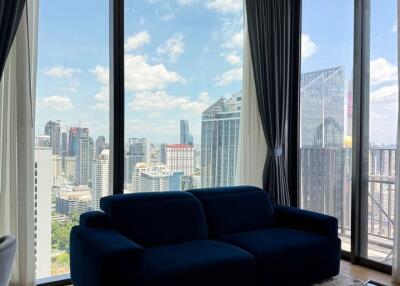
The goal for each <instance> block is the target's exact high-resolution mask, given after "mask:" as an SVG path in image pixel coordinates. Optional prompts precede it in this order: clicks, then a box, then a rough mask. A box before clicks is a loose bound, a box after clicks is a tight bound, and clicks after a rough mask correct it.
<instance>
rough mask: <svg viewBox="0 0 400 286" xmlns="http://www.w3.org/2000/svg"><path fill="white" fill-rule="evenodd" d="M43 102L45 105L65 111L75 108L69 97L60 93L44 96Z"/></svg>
mask: <svg viewBox="0 0 400 286" xmlns="http://www.w3.org/2000/svg"><path fill="white" fill-rule="evenodd" d="M42 104H43V107H45V108H48V109H54V110H55V111H65V110H70V109H73V108H74V105H73V104H72V101H71V99H70V98H69V97H64V96H58V95H55V96H49V97H45V98H43V101H42Z"/></svg>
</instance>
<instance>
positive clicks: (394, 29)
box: [390, 21, 397, 33]
mask: <svg viewBox="0 0 400 286" xmlns="http://www.w3.org/2000/svg"><path fill="white" fill-rule="evenodd" d="M390 31H391V32H392V33H397V21H395V22H394V23H393V26H392V28H391V29H390Z"/></svg>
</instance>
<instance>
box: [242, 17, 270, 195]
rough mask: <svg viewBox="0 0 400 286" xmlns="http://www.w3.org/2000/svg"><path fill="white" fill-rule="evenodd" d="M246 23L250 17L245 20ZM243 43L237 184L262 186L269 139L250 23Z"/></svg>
mask: <svg viewBox="0 0 400 286" xmlns="http://www.w3.org/2000/svg"><path fill="white" fill-rule="evenodd" d="M244 23H247V20H246V19H245V20H244ZM244 26H245V27H244V46H243V96H242V107H241V108H242V110H241V114H240V132H239V147H238V155H237V171H236V184H238V185H253V186H257V187H260V188H262V172H263V169H264V163H265V157H266V156H267V143H266V142H265V137H264V131H263V129H262V126H261V119H260V113H259V110H258V103H257V96H256V87H255V83H254V75H253V67H252V64H251V54H250V42H249V35H248V31H247V24H245V25H244Z"/></svg>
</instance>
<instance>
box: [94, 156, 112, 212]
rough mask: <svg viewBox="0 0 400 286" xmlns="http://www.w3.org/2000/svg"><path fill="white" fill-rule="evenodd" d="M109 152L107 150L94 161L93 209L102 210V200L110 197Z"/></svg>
mask: <svg viewBox="0 0 400 286" xmlns="http://www.w3.org/2000/svg"><path fill="white" fill-rule="evenodd" d="M109 170H110V163H109V150H108V149H105V150H103V151H102V152H101V154H99V155H97V156H96V157H95V158H94V160H93V175H92V199H93V209H95V210H99V209H100V207H99V206H100V198H102V197H104V196H108V195H110V171H109Z"/></svg>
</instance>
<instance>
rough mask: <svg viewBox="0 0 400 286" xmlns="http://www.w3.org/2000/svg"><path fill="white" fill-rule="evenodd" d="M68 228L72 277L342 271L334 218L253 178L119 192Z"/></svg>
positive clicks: (310, 278)
mask: <svg viewBox="0 0 400 286" xmlns="http://www.w3.org/2000/svg"><path fill="white" fill-rule="evenodd" d="M101 208H102V210H103V212H88V213H85V214H83V215H82V216H81V218H80V225H79V226H75V227H74V228H73V229H72V231H71V238H70V253H71V254H70V255H71V279H72V282H73V283H74V285H75V286H113V285H132V286H136V285H137V286H156V285H166V286H188V285H190V286H203V285H212V286H213V285H230V286H241V285H246V286H252V285H260V286H264V285H310V284H312V283H315V282H318V281H320V280H324V279H327V278H330V277H332V276H334V275H336V274H337V273H338V271H339V262H340V240H339V238H338V236H337V220H336V219H334V218H332V217H329V216H325V215H322V214H316V213H313V212H309V211H303V210H298V209H293V208H289V207H280V206H273V205H272V204H271V202H270V200H269V197H268V195H267V194H266V192H264V191H262V190H260V189H258V188H255V187H249V186H242V187H232V188H218V189H204V190H192V191H190V192H164V193H143V194H129V195H116V196H110V197H106V198H103V199H102V200H101Z"/></svg>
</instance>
